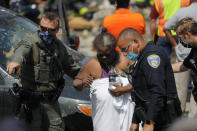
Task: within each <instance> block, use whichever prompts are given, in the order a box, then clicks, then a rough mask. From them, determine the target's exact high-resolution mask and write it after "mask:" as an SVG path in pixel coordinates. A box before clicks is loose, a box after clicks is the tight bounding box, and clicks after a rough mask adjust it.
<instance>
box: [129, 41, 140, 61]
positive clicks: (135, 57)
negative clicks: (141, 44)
mask: <svg viewBox="0 0 197 131" xmlns="http://www.w3.org/2000/svg"><path fill="white" fill-rule="evenodd" d="M138 52H139V49H138ZM138 56H139V53H137V54H136V53H134V52H133V44H132V51H131V52H130V53H129V54H128V55H127V56H126V57H127V59H129V60H136V59H137V58H138Z"/></svg>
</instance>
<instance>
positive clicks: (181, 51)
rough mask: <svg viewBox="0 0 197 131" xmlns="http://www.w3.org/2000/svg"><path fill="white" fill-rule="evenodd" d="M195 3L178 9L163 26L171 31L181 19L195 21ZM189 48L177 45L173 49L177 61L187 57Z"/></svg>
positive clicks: (196, 6) (196, 7) (196, 9)
mask: <svg viewBox="0 0 197 131" xmlns="http://www.w3.org/2000/svg"><path fill="white" fill-rule="evenodd" d="M196 11H197V2H194V3H192V4H191V5H190V6H188V7H185V8H181V9H179V10H178V11H177V12H176V13H175V14H174V15H173V16H172V17H171V18H170V19H169V20H168V22H167V23H166V24H165V25H164V26H165V28H166V29H169V30H172V29H173V27H174V26H175V25H176V24H177V23H178V22H179V21H180V20H181V19H183V18H185V17H191V18H193V19H194V20H196V21H197V15H196ZM190 51H191V48H185V47H184V46H182V44H180V43H179V44H178V46H177V47H176V49H175V52H176V55H177V59H178V61H184V59H185V58H186V57H187V56H188V55H189V53H190Z"/></svg>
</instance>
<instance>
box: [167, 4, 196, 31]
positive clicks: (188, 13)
mask: <svg viewBox="0 0 197 131" xmlns="http://www.w3.org/2000/svg"><path fill="white" fill-rule="evenodd" d="M196 11H197V2H195V3H192V4H191V5H190V6H188V7H185V8H181V9H179V10H178V11H177V12H176V13H175V14H174V15H173V16H172V17H171V18H170V19H169V20H168V22H167V23H166V24H165V25H164V26H165V28H166V29H169V30H172V29H173V27H174V26H175V25H176V23H178V22H179V21H180V20H181V19H183V18H185V17H191V18H193V19H194V20H196V21H197V15H196V14H197V12H196Z"/></svg>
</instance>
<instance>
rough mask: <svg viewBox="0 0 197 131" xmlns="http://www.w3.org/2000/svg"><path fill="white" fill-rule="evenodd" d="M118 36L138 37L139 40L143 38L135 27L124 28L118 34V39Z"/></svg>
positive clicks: (126, 37)
mask: <svg viewBox="0 0 197 131" xmlns="http://www.w3.org/2000/svg"><path fill="white" fill-rule="evenodd" d="M120 38H125V39H134V38H138V39H140V40H143V37H142V36H141V35H140V33H139V32H138V31H137V30H136V29H133V28H126V29H124V30H123V31H122V32H120V34H119V36H118V40H119V39H120Z"/></svg>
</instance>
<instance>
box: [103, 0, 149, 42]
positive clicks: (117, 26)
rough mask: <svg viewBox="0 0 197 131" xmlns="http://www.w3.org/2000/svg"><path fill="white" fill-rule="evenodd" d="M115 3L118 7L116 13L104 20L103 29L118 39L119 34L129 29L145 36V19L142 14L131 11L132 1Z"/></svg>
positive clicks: (117, 0) (119, 0) (120, 0)
mask: <svg viewBox="0 0 197 131" xmlns="http://www.w3.org/2000/svg"><path fill="white" fill-rule="evenodd" d="M115 2H116V5H117V6H116V12H115V13H114V14H112V15H109V16H106V17H105V18H104V21H103V28H106V29H107V32H109V33H111V34H113V35H114V36H115V37H116V39H117V38H118V36H119V33H120V32H121V31H122V30H124V29H125V28H128V27H130V28H134V29H136V30H137V31H139V32H140V34H141V35H143V34H145V32H146V31H145V28H146V24H145V21H144V18H143V16H142V15H141V14H140V13H134V12H132V11H131V10H129V8H130V4H129V2H130V0H115Z"/></svg>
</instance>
